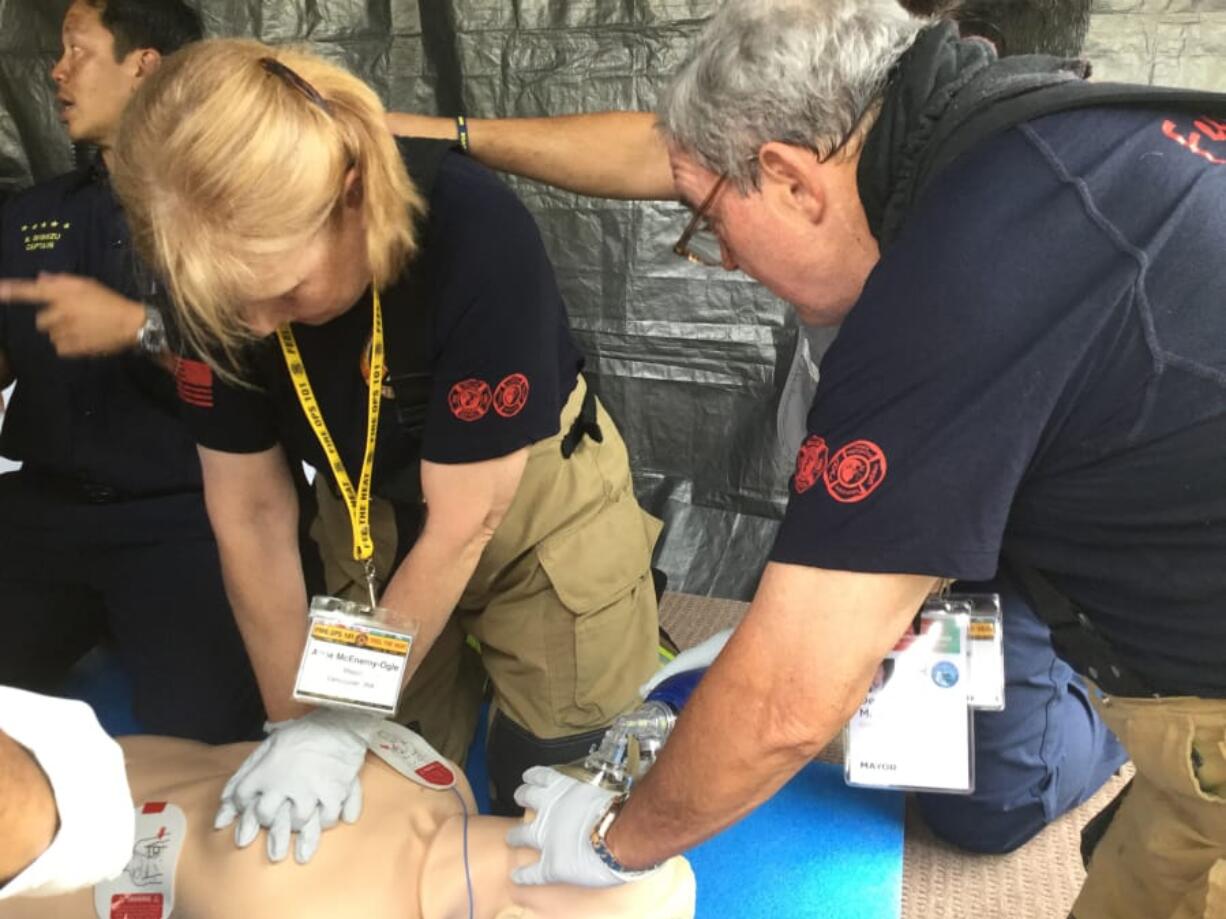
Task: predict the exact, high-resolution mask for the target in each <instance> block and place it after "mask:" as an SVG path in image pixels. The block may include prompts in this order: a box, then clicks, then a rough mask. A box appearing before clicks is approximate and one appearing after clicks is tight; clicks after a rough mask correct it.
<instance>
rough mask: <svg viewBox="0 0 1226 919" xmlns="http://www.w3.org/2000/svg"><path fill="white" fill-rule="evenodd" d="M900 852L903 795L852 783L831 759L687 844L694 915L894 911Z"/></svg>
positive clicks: (828, 915)
mask: <svg viewBox="0 0 1226 919" xmlns="http://www.w3.org/2000/svg"><path fill="white" fill-rule="evenodd" d="M902 855H903V795H902V794H901V793H900V792H890V791H870V790H866V789H861V788H849V787H848V786H847V785H846V784H844V782H843V770H842V769H841V768H840V767H838V766H832V765H830V764H828V763H810V764H809V765H808V766H806V767H805V768H804V769H803V770H801V772H800V773H799V774H797V776H796V777H795V778H794V779H792V781H791V782H789V783H788V784H787V785H786V786H784V788H783V789H782V790H781V791H780V792H779V793H778V794H776V795H775V796H774V797H773V798H772V799H771V800H770V801H768V802H766V803H765V804H763V805H762V806H761V807H759V808H758V809H757V810H756V811H754V812H753V813H752V814H750V815H749V816H748V817H746V818H745V819H744V820H742V821H741V822H740V823H738V824H736V825H734V826H732V827H729V828H728V829H727V830H725V831H724V832H723V833H721V834H719V835H718V836H716V837H715V838H714V839H711V840H708V841H707V842H705V843H703V844H702V845H700V846H698V847H697V848H695V849H693V850H692V851H690V852H689V853H687V857H688V858H689V860H690V863H691V864H692V865H693V866H694V874H695V876H696V877H697V879H698V912H697V919H729V917H735V919H756V917H764V919H765V917H769V919H800V917H805V919H809V917H823V919H897V917H898V916H899V914H900V911H901V902H902Z"/></svg>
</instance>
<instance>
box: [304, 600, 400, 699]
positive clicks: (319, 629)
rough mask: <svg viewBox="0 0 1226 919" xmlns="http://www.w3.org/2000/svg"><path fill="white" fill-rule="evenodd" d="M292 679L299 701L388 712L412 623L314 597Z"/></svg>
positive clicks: (397, 686)
mask: <svg viewBox="0 0 1226 919" xmlns="http://www.w3.org/2000/svg"><path fill="white" fill-rule="evenodd" d="M308 619H309V625H308V629H307V641H306V647H305V648H304V649H303V652H302V661H301V662H300V663H299V665H298V678H297V680H296V681H295V682H294V698H295V699H297V700H298V701H299V702H307V703H310V704H312V705H323V706H328V707H331V708H352V709H359V710H361V711H365V712H375V713H377V714H380V715H394V714H395V713H396V706H397V704H398V702H399V699H400V687H401V683H402V682H403V680H404V673H405V668H406V667H407V665H408V661H409V654H410V653H411V652H412V650H413V642H414V641H415V640H416V638H417V629H418V625H417V623H416V622H409V623H407V624H406V625H405V626H403V627H402V626H391V625H388V624H387V622H388V620H389V619H390V613H389V612H388V610H385V609H382V608H378V607H376V608H372V607H370V606H367V605H365V604H362V603H352V602H350V601H348V600H341V599H339V598H338V597H314V598H312V599H311V608H310V612H309V614H308Z"/></svg>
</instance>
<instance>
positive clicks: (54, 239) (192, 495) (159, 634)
mask: <svg viewBox="0 0 1226 919" xmlns="http://www.w3.org/2000/svg"><path fill="white" fill-rule="evenodd" d="M200 37H201V24H200V19H199V16H198V15H197V13H196V12H195V11H194V10H193V9H192V8H191V7H190V6H189V5H187V4H186V3H184V2H182V0H75V2H73V3H72V4H71V5H70V6H69V7H68V10H67V13H66V14H65V16H64V21H63V31H62V42H63V52H62V54H61V56H60V59H59V60H58V61H57V62H56V64H55V66H54V67H53V68H52V71H51V79H52V80H53V81H54V83H55V85H56V98H57V102H58V104H59V108H60V117H61V120H62V121H63V124H64V127H65V129H66V131H67V133H68V136H69V138H71V139H72V140H73V141H74V142H75V143H80V144H87V145H92V147H93V148H94V149H95V151H96V153H95V155H93V156H92V157H91V158H90V159H89V160H88V161H87V162H86V163H85V164H84V165H83V166H82V167H81V168H80V169H78V170H77V171H75V172H72V173H69V174H66V175H62V176H59V177H58V178H55V179H51V180H49V181H46V182H42V183H40V184H38V185H36V186H34V187H33V188H30V189H28V190H26V191H24V192H21V193H19V194H17V195H15V196H14V197H13V198H11V199H10V200H8V201H7V202H5V204H4V205H3V206H2V207H0V279H8V280H0V391H2V390H3V389H4V388H5V387H6V386H8V385H9V384H10V383H11V382H13V381H14V380H15V381H16V382H17V388H16V390H15V391H14V393H13V395H12V398H11V402H10V404H9V406H8V409H7V411H6V412H5V415H4V427H3V431H2V432H0V455H3V456H5V457H8V458H9V459H11V460H15V461H18V462H20V463H22V467H21V469H20V470H19V471H16V472H8V473H6V474H4V475H0V597H3V604H0V626H2V627H3V629H4V632H5V640H4V641H3V642H2V643H0V682H6V683H10V684H12V685H15V686H22V687H26V688H29V689H34V690H41V691H53V690H55V689H56V688H57V687H58V686H59V685H60V684H61V682H62V681H63V679H64V675H65V673H66V672H67V671H68V669H69V668H70V667H71V666H72V665H73V663H74V662H76V661H77V660H78V659H79V658H80V657H81V656H82V655H84V654H85V653H87V652H88V651H89V650H90V649H91V648H93V647H95V646H96V645H98V644H99V643H100V642H107V643H109V644H111V645H113V647H114V649H115V652H116V654H117V655H118V657H119V660H120V662H121V664H122V666H123V669H124V670H125V671H126V672H127V674H128V675H129V676H130V678H131V682H132V686H133V708H134V712H135V716H136V718H137V720H138V721H139V722H140V723H141V725H142V726H143V728H144V729H145V730H147V731H151V732H154V733H158V734H168V735H173V736H179V737H188V738H193V739H197V740H203V741H207V742H212V743H221V742H225V741H233V740H239V739H248V738H252V737H256V736H258V735H259V731H260V726H261V724H262V722H263V720H264V713H263V707H262V705H261V702H260V697H259V692H258V690H257V688H256V685H255V678H254V676H253V674H252V671H251V665H250V663H249V662H248V659H247V654H246V651H245V650H244V648H243V644H242V640H241V638H240V636H239V634H238V630H237V628H236V626H235V623H234V618H233V615H232V613H231V611H230V607H229V603H228V602H227V599H226V595H225V590H224V587H223V585H222V580H221V567H220V564H219V562H218V556H217V545H216V543H215V541H214V539H213V535H212V532H211V531H210V529H209V525H208V520H207V518H206V516H205V511H204V502H203V500H202V493H201V477H200V462H199V460H198V458H197V457H196V451H195V444H194V442H193V440H192V438H191V436H190V434H189V433H188V430H187V427H186V426H185V425H184V424H183V422H182V421H181V420H180V418H179V408H178V398H177V396H176V392H175V390H176V386H175V381H174V379H173V377H172V375H171V373H170V372H169V369H170V365H171V363H172V356H171V354H170V352H169V351H168V350H167V347H166V335H165V328H164V325H163V320H162V316H161V314H160V313H159V312H158V311H157V309H155V308H154V306H153V304H154V302H155V299H154V298H155V294H156V291H155V290H154V287H153V285H152V282H151V280H150V276H149V273H148V272H146V271H142V269H141V267H140V265H139V263H138V261H137V260H136V258H135V257H134V254H133V252H132V247H131V245H130V240H129V234H128V228H127V222H126V220H125V217H124V214H123V211H122V209H121V208H120V206H119V204H118V202H117V201H116V200H115V197H114V194H113V192H112V190H111V183H110V179H109V175H108V163H109V161H110V157H111V150H112V148H113V146H114V144H115V141H116V132H117V131H118V129H119V118H120V114H121V113H122V112H123V108H124V106H125V105H126V104H127V101H128V99H129V97H130V96H131V95H132V93H133V92H134V91H135V90H136V88H137V87H139V86H140V85H141V84H142V83H143V82H144V81H145V80H146V79H148V77H149V75H150V74H152V73H154V72H156V70H157V69H158V67H159V66H160V65H161V64H162V61H163V59H164V57H165V56H166V55H169V54H171V53H172V52H174V51H175V50H176V49H178V48H180V47H182V46H183V45H185V44H187V43H189V42H192V41H195V40H197V39H199V38H200ZM14 279H28V280H14Z"/></svg>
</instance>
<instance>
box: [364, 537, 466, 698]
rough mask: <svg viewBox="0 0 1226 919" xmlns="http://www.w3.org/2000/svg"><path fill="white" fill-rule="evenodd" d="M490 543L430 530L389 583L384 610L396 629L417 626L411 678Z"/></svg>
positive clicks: (410, 662)
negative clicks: (389, 613)
mask: <svg viewBox="0 0 1226 919" xmlns="http://www.w3.org/2000/svg"><path fill="white" fill-rule="evenodd" d="M488 541H489V540H488V538H487V537H486V535H485V534H484V533H472V534H470V536H469V538H467V539H464V538H457V537H455V536H454V535H452V534H447V533H439V532H436V531H432V530H431V529H430V527H429V526H427V527H426V528H425V530H424V531H423V532H422V534H421V537H420V538H419V539H418V540H417V542H416V543H415V544H414V545H413V549H412V551H410V552H409V554H408V555H407V556H406V557H405V559H404V561H403V562H401V564H400V567H399V568H398V569H397V570H396V574H395V575H394V576H393V577H392V579H391V581H390V582H389V583H388V585H387V589H386V590H385V591H384V592H383V596H382V598H380V601H379V605H380V606H382V607H384V608H386V609H388V610H391V611H392V613H393V615H394V617H395V620H394V621H395V622H397V623H404V622H406V621H408V620H411V619H415V620H417V623H418V633H417V641H416V644H415V646H414V649H413V659H412V660H411V661H409V670H408V673H409V674H410V675H411V674H412V673H413V671H415V670H416V669H417V666H418V665H419V664H420V663H421V660H422V658H423V657H425V654H426V652H427V651H428V650H430V647H431V646H432V645H433V644H434V641H435V639H437V638H438V636H439V633H440V632H442V630H443V626H445V625H446V624H447V620H448V619H449V618H450V617H451V614H452V611H454V610H455V607H456V604H457V603H459V601H460V596H461V594H463V593H464V588H465V586H466V585H467V584H468V581H469V579H470V578H471V577H472V575H473V572H474V571H475V570H476V568H477V563H478V562H479V561H480V560H481V553H482V551H484V549H485V546H486V544H487V543H488ZM406 678H407V677H406Z"/></svg>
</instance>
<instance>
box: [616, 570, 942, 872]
mask: <svg viewBox="0 0 1226 919" xmlns="http://www.w3.org/2000/svg"><path fill="white" fill-rule="evenodd" d="M789 568H790V569H791V571H789V570H788V569H789ZM795 572H796V569H795V567H794V566H779V565H772V566H770V567H769V568H768V570H767V574H766V576H764V578H763V581H762V585H761V587H760V588H759V591H758V595H757V596H756V597H755V599H754V603H753V605H752V606H751V608H750V611H749V613H748V614H747V616H746V619H745V621H744V622H743V623H742V624H741V626H740V627H739V628H738V629H737V632H736V633H735V634H734V635H733V637H732V638H731V639H730V640H729V642H728V645H727V647H726V648H725V649H724V651H723V653H722V654H721V655H720V657H719V658H717V660H716V662H715V664H714V665H713V666H712V667H711V669H710V671H709V672H708V673H707V674H706V676H705V677H704V678H703V681H702V683H701V684H700V686H699V688H698V690H697V691H696V692H695V694H694V696H693V698H692V699H691V700H690V702H689V704H688V705H687V706H686V709H685V711H684V712H683V713H682V715H681V717H680V718H679V720H678V723H677V727H676V730H675V731H674V732H673V735H672V736H671V737H670V738H669V741H668V744H667V745H666V746H665V748H664V750H663V752H662V754H661V756H660V759H659V761H658V762H657V763H656V764H655V765H654V766H653V767H652V770H651V772H649V773H648V775H647V777H646V778H645V779H644V781H643V782H642V783H641V784H640V785H639V786H638V787H637V788H636V789H635V791H634V793H633V794H632V795H631V796H630V800H629V801H628V802H627V803H626V806H625V808H624V809H623V811H622V813H621V815H620V816H619V817H618V819H617V820H616V822H615V823H614V824H613V826H612V827H611V829H610V831H609V834H608V843H609V847H610V849H611V850H612V851H613V852H614V854H615V855H617V857H618V859H619V860H620V861H622V863H623V864H625V865H627V866H629V867H644V866H647V865H651V864H655V863H657V862H659V861H662V860H663V859H665V858H667V857H669V856H672V855H675V854H678V853H679V852H682V851H684V850H685V849H687V848H689V847H691V846H693V845H695V844H696V843H698V842H701V841H702V840H704V839H706V838H708V837H710V836H712V835H713V834H715V833H717V832H719V831H720V830H721V829H723V828H725V827H727V826H728V825H729V824H731V823H733V822H735V821H736V820H738V819H740V818H741V817H742V816H744V815H745V814H746V813H748V812H749V811H750V810H752V809H753V808H755V807H757V806H758V805H759V804H761V803H762V802H763V801H765V800H766V799H767V798H769V797H770V796H771V795H773V794H774V793H775V792H776V791H778V789H779V788H780V787H782V786H783V785H784V783H786V782H787V781H788V780H789V779H790V778H791V777H792V776H793V775H794V774H795V773H796V772H797V771H798V770H799V769H800V768H801V767H802V766H804V765H805V763H807V762H808V761H809V760H810V759H812V758H813V757H814V756H815V755H817V753H818V752H819V751H820V750H821V749H822V748H823V747H824V746H825V745H826V744H827V743H828V742H829V741H830V739H831V738H832V737H833V736H834V735H835V733H836V732H837V731H839V730H840V729H841V728H842V726H843V724H845V723H846V721H847V719H848V718H850V717H851V715H852V714H853V712H854V711H855V708H856V706H857V705H859V703H860V702H861V700H863V698H864V696H865V694H866V693H867V691H868V687H869V684H870V683H871V682H872V677H873V673H874V671H875V668H876V666H877V664H878V663H879V662H880V660H881V658H882V657H884V656H885V654H886V653H887V652H888V650H889V648H890V647H891V646H892V645H893V644H894V642H895V641H896V640H897V638H898V636H899V635H900V634H902V632H903V630H904V629H905V628H906V625H907V623H908V622H909V621H910V618H911V616H912V615H913V614H914V611H915V610H916V609H917V608H918V606H919V603H920V602H921V601H922V599H923V597H924V595H925V594H926V593H927V592H928V590H929V589H930V588H931V586H932V584H933V583H934V581H933V579H931V578H926V577H920V576H912V575H905V576H904V575H899V576H890V578H891V580H890V582H889V584H888V589H886V590H880V589H877V585H874V587H873V592H871V593H866V594H865V595H864V596H863V597H857V596H856V595H855V591H856V589H857V582H855V581H854V580H853V581H845V580H841V579H839V578H837V577H828V578H826V579H825V580H822V579H821V578H820V577H817V576H815V575H810V574H808V573H806V574H802V575H800V576H799V577H796V576H795ZM819 574H821V573H819ZM844 585H847V589H846V590H843V588H844ZM840 591H841V592H842V593H843V594H844V596H843V597H842V598H841V599H840V609H839V610H838V612H837V613H836V614H827V613H826V612H825V611H824V610H823V608H822V603H821V602H820V600H819V599H815V598H820V597H822V596H827V595H837V594H838V593H839V592H840ZM806 594H807V595H808V598H809V599H806ZM848 594H850V596H848ZM698 776H701V777H702V780H701V781H696V777H698Z"/></svg>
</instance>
